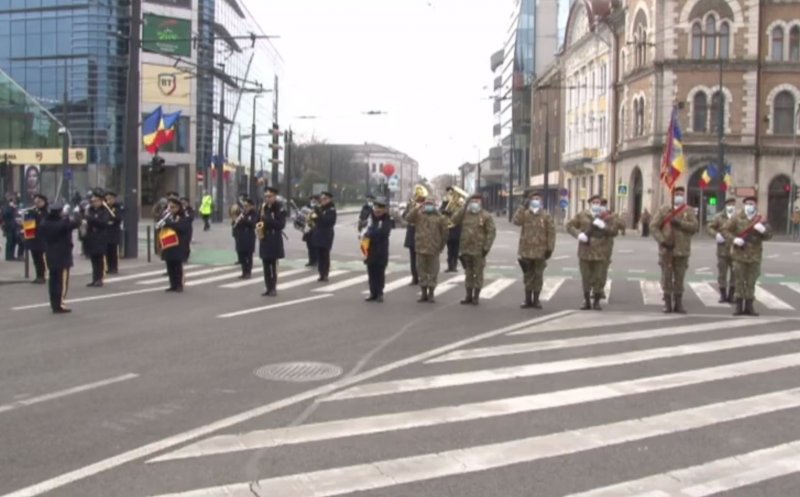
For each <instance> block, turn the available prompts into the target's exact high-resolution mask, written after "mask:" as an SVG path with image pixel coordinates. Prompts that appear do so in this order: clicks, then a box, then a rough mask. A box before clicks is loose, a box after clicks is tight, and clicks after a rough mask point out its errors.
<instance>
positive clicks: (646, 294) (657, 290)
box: [640, 280, 664, 305]
mask: <svg viewBox="0 0 800 497" xmlns="http://www.w3.org/2000/svg"><path fill="white" fill-rule="evenodd" d="M640 285H641V289H642V298H643V299H644V305H659V304H660V303H661V302H663V301H664V299H663V296H664V295H663V294H662V292H661V283H659V282H658V281H649V280H641V283H640Z"/></svg>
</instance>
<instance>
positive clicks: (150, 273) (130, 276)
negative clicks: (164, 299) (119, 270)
mask: <svg viewBox="0 0 800 497" xmlns="http://www.w3.org/2000/svg"><path fill="white" fill-rule="evenodd" d="M197 267H198V266H197V265H196V264H189V265H188V266H183V270H184V271H189V270H190V269H195V268H197ZM163 274H164V268H160V269H159V270H158V271H147V272H145V273H136V274H126V275H125V276H115V277H113V278H105V279H103V283H106V284H108V283H120V282H123V281H132V280H138V279H140V278H147V277H150V276H160V275H163ZM165 279H166V276H164V277H163V278H160V279H159V280H158V281H159V282H160V281H164V280H165Z"/></svg>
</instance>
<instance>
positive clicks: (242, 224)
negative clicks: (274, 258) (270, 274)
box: [233, 210, 258, 278]
mask: <svg viewBox="0 0 800 497" xmlns="http://www.w3.org/2000/svg"><path fill="white" fill-rule="evenodd" d="M257 222H258V214H257V213H256V211H255V210H250V211H247V212H243V213H242V215H241V216H240V217H239V218H238V220H237V221H236V223H235V224H234V226H233V238H234V240H235V241H236V254H237V255H238V256H239V264H241V266H242V277H243V278H249V277H250V274H252V272H253V252H255V251H256V232H255V229H256V223H257Z"/></svg>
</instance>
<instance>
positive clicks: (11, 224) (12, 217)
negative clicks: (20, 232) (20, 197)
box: [3, 205, 17, 237]
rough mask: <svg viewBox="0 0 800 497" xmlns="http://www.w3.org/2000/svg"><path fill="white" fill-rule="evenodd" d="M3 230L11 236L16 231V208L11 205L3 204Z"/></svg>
mask: <svg viewBox="0 0 800 497" xmlns="http://www.w3.org/2000/svg"><path fill="white" fill-rule="evenodd" d="M3 232H4V233H6V236H9V237H10V236H12V234H15V233H16V232H17V208H16V207H13V206H11V205H5V206H3Z"/></svg>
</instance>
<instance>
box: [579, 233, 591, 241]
mask: <svg viewBox="0 0 800 497" xmlns="http://www.w3.org/2000/svg"><path fill="white" fill-rule="evenodd" d="M578 241H579V242H581V243H589V237H588V236H586V233H581V234H579V235H578Z"/></svg>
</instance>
